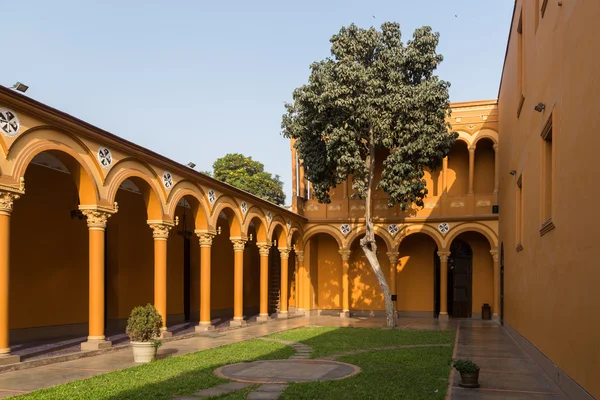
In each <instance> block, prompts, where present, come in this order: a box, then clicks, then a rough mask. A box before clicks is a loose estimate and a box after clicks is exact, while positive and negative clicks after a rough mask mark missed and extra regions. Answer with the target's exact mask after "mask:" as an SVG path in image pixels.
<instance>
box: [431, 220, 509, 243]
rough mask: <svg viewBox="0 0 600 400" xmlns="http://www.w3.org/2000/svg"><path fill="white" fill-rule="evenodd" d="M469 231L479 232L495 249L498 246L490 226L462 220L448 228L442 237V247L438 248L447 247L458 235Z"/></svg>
mask: <svg viewBox="0 0 600 400" xmlns="http://www.w3.org/2000/svg"><path fill="white" fill-rule="evenodd" d="M469 231H473V232H479V233H481V234H482V235H483V236H484V237H485V238H486V239H487V240H488V242H489V243H490V248H492V249H495V248H497V247H498V238H497V237H496V234H495V233H494V231H493V230H492V229H491V228H490V227H488V226H486V225H483V224H480V223H477V222H464V223H462V224H459V225H457V226H455V227H453V228H452V229H450V232H449V233H448V235H446V237H445V238H444V241H443V244H444V245H443V247H439V248H440V249H442V248H443V249H447V248H448V247H449V246H450V244H451V243H452V241H453V240H454V239H455V238H456V237H457V236H458V235H460V234H461V233H464V232H469Z"/></svg>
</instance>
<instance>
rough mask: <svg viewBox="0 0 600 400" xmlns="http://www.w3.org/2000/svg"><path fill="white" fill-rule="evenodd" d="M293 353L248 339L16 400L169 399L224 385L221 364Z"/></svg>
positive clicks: (73, 383) (283, 356) (290, 350)
mask: <svg viewBox="0 0 600 400" xmlns="http://www.w3.org/2000/svg"><path fill="white" fill-rule="evenodd" d="M292 354H294V351H293V349H292V348H290V347H288V346H285V345H281V344H279V343H274V342H265V341H261V340H250V341H247V342H241V343H235V344H232V345H229V346H224V347H219V348H217V349H212V350H206V351H200V352H197V353H193V354H187V355H184V356H181V357H172V358H167V359H164V360H158V361H155V362H152V363H149V364H144V365H140V366H136V367H133V368H128V369H124V370H121V371H115V372H111V373H108V374H103V375H98V376H95V377H93V378H89V379H85V380H79V381H75V382H71V383H67V384H66V385H62V386H56V387H53V388H49V389H44V390H40V391H36V392H33V393H31V394H27V395H24V396H20V397H19V399H23V400H37V399H44V400H54V399H56V400H64V399H69V400H71V399H82V400H83V399H85V400H90V399H93V400H96V399H98V400H100V399H111V400H125V399H127V400H134V399H140V400H141V399H144V400H146V399H153V400H157V399H171V398H172V397H175V396H183V395H189V394H192V393H194V392H196V391H198V390H201V389H206V388H209V387H213V386H216V385H219V384H221V383H224V382H227V380H224V379H221V378H218V377H217V376H216V375H215V374H214V373H213V371H214V369H215V368H217V367H219V366H221V365H225V364H233V363H238V362H244V361H251V360H273V359H281V358H288V357H289V356H291V355H292ZM238 395H240V393H234V394H232V395H228V396H227V397H225V398H227V399H230V400H233V399H238V398H239V399H243V398H245V396H242V397H237V396H238ZM231 396H233V397H231Z"/></svg>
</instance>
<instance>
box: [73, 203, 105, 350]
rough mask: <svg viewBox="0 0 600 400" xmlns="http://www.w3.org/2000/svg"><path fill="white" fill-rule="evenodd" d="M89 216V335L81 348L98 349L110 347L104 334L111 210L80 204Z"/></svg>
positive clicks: (86, 215)
mask: <svg viewBox="0 0 600 400" xmlns="http://www.w3.org/2000/svg"><path fill="white" fill-rule="evenodd" d="M80 209H81V212H82V213H83V215H85V217H86V218H87V225H88V229H89V260H90V261H89V270H90V272H89V335H88V338H87V341H86V342H83V343H81V350H98V349H104V348H107V347H110V346H111V345H112V343H111V342H109V341H107V340H105V339H106V338H105V336H104V316H105V313H106V310H105V309H104V290H105V287H104V266H105V260H104V249H105V246H106V244H105V243H104V232H105V230H106V221H107V220H108V218H109V217H110V216H111V215H112V213H111V212H107V211H103V210H99V209H97V208H95V206H94V208H87V209H86V206H80Z"/></svg>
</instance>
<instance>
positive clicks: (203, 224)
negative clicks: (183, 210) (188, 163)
mask: <svg viewBox="0 0 600 400" xmlns="http://www.w3.org/2000/svg"><path fill="white" fill-rule="evenodd" d="M186 196H187V197H191V198H193V199H194V200H195V201H194V202H193V204H190V206H191V207H192V212H193V214H194V221H195V224H194V226H195V228H196V230H203V231H207V230H208V213H207V210H208V206H207V204H206V200H205V199H206V197H205V196H204V192H203V191H202V188H201V187H199V186H197V185H196V184H194V183H193V182H191V181H189V180H181V181H179V182H177V184H176V185H175V186H173V188H172V189H171V191H170V193H169V197H168V199H167V207H166V209H167V215H168V216H169V217H170V218H174V215H175V209H176V208H177V204H179V202H180V201H181V199H183V198H184V197H186Z"/></svg>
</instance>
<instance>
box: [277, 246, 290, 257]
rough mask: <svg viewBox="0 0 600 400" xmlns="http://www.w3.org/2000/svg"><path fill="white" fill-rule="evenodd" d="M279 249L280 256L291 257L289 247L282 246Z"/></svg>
mask: <svg viewBox="0 0 600 400" xmlns="http://www.w3.org/2000/svg"><path fill="white" fill-rule="evenodd" d="M278 250H279V256H280V257H281V258H290V251H291V249H288V248H287V247H282V248H280V249H278Z"/></svg>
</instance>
